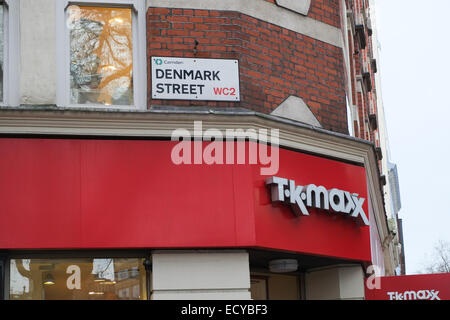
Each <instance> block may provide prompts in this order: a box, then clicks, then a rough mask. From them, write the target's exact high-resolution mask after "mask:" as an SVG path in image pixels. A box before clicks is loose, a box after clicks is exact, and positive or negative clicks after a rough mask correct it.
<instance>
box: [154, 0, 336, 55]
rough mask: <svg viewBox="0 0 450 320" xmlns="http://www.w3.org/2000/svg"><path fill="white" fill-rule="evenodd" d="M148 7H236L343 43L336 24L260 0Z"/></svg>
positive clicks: (196, 0)
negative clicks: (332, 24)
mask: <svg viewBox="0 0 450 320" xmlns="http://www.w3.org/2000/svg"><path fill="white" fill-rule="evenodd" d="M149 7H156V8H180V9H201V10H224V11H225V10H227V11H237V12H240V13H243V14H246V15H248V16H251V17H253V18H256V19H260V20H263V21H266V22H269V23H272V24H275V25H277V26H279V27H282V28H285V29H289V30H292V31H294V32H297V33H300V34H303V35H305V36H308V37H311V38H313V39H316V40H319V41H322V42H325V43H328V44H331V45H333V46H335V47H339V48H342V47H343V39H342V33H341V30H340V29H339V28H336V27H334V26H331V25H329V24H326V23H324V22H321V21H318V20H315V19H311V18H308V17H305V16H303V15H301V14H298V13H296V12H293V11H291V10H288V9H285V8H282V7H279V6H277V5H275V4H273V3H270V2H267V1H263V0H245V2H244V1H243V0H188V1H187V0H171V1H167V0H149V1H147V8H149Z"/></svg>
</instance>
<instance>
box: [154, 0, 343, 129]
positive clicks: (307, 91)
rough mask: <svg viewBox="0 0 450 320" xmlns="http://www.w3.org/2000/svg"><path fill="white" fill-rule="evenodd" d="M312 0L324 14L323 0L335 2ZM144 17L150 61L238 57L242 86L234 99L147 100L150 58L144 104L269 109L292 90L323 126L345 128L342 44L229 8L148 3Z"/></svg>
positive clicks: (272, 108) (281, 100)
mask: <svg viewBox="0 0 450 320" xmlns="http://www.w3.org/2000/svg"><path fill="white" fill-rule="evenodd" d="M312 3H313V4H315V7H312V8H311V14H318V13H317V12H318V10H319V9H314V8H321V10H322V11H324V12H327V14H326V15H325V16H324V19H328V18H327V15H328V9H327V10H325V9H324V7H326V6H325V5H324V4H325V3H336V1H328V0H313V1H312ZM330 8H332V9H333V8H334V7H330ZM313 9H314V10H313ZM330 10H331V9H330ZM333 10H334V9H333ZM315 11H317V12H316V13H314V12H315ZM329 14H330V15H331V13H329ZM330 19H331V18H330ZM147 20H148V23H147V28H148V30H147V32H148V46H147V48H148V59H149V61H150V57H151V56H173V57H191V58H193V57H197V58H223V59H238V60H239V64H240V65H239V66H240V91H241V101H240V102H238V103H234V102H211V101H176V100H152V99H151V96H152V95H151V92H150V91H151V70H150V67H151V64H150V63H149V64H148V65H149V70H148V75H149V94H148V97H149V105H153V106H154V105H181V106H198V105H201V106H205V105H207V106H211V107H243V108H247V109H251V110H254V111H257V112H262V113H267V114H268V113H270V112H272V111H273V110H274V109H275V108H276V107H277V106H278V105H279V104H281V103H282V102H283V101H284V100H285V99H287V98H288V97H289V96H290V95H296V96H299V97H301V98H303V100H304V101H305V102H306V104H307V105H308V106H309V107H310V109H311V110H312V112H313V113H314V114H315V115H316V117H317V119H318V120H319V121H320V123H321V124H322V125H323V127H324V128H326V129H328V130H333V131H337V132H342V133H348V129H347V113H346V105H345V90H344V86H345V84H344V81H345V80H344V74H343V72H344V71H343V60H342V59H343V58H342V49H341V48H337V47H334V46H332V45H329V44H326V43H323V42H320V41H318V40H314V39H312V38H309V37H306V36H304V35H301V34H298V33H295V32H292V31H290V30H287V29H283V28H280V27H278V26H276V25H273V24H269V23H267V22H264V21H261V20H258V19H255V18H252V17H249V16H247V15H244V14H241V13H239V12H234V11H211V10H193V9H189V10H187V9H167V8H149V10H148V14H147ZM331 20H333V19H331ZM195 40H197V41H198V42H199V45H198V46H197V48H196V49H197V51H196V53H194V43H195Z"/></svg>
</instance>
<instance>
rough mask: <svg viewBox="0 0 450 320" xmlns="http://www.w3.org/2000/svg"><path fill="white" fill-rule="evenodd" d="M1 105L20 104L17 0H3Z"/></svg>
mask: <svg viewBox="0 0 450 320" xmlns="http://www.w3.org/2000/svg"><path fill="white" fill-rule="evenodd" d="M3 5H4V14H3V17H4V19H3V21H4V28H3V33H4V41H3V43H4V48H3V50H4V51H3V52H4V54H3V101H2V102H1V105H3V106H13V107H14V106H19V105H20V83H19V82H20V34H19V30H20V18H19V5H20V4H19V1H17V0H5V1H4V4H3Z"/></svg>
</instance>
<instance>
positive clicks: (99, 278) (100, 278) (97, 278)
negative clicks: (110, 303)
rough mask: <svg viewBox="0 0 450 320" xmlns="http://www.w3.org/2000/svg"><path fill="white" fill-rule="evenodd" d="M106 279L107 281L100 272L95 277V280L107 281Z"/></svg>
mask: <svg viewBox="0 0 450 320" xmlns="http://www.w3.org/2000/svg"><path fill="white" fill-rule="evenodd" d="M105 281H106V279H105V278H102V277H100V275H99V274H98V273H97V274H96V275H95V277H94V282H105Z"/></svg>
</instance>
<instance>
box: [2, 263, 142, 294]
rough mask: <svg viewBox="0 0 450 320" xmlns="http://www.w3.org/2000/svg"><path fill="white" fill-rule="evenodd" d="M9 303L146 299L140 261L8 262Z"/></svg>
mask: <svg viewBox="0 0 450 320" xmlns="http://www.w3.org/2000/svg"><path fill="white" fill-rule="evenodd" d="M10 270H11V272H10V294H9V295H10V299H11V300H138V299H141V300H142V299H146V286H145V283H146V282H145V268H144V266H143V259H122V258H115V259H90V258H83V259H75V258H74V259H12V260H11V268H10Z"/></svg>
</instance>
